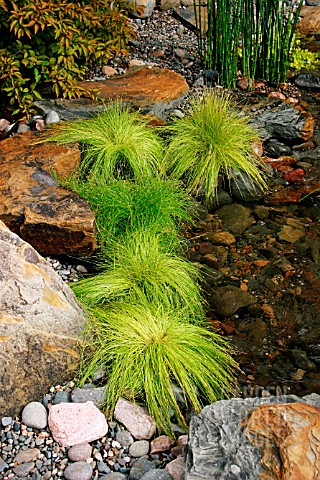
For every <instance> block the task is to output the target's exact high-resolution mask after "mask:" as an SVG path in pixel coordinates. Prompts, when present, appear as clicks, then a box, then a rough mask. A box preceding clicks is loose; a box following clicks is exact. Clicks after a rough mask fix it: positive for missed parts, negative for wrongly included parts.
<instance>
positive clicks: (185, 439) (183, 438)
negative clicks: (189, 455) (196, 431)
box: [177, 435, 189, 447]
mask: <svg viewBox="0 0 320 480" xmlns="http://www.w3.org/2000/svg"><path fill="white" fill-rule="evenodd" d="M188 440H189V437H188V435H180V437H178V439H177V445H181V446H182V447H185V446H186V445H188Z"/></svg>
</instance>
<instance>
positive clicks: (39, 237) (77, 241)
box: [0, 133, 96, 256]
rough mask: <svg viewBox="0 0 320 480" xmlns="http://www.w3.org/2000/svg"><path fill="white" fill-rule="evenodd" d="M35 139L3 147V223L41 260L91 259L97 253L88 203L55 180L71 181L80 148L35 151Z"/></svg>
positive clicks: (9, 142)
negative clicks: (66, 256) (41, 256)
mask: <svg viewBox="0 0 320 480" xmlns="http://www.w3.org/2000/svg"><path fill="white" fill-rule="evenodd" d="M37 140H38V137H37V135H36V134H33V133H30V134H24V135H21V136H15V137H13V138H8V139H6V140H3V141H2V142H1V151H0V183H1V185H2V189H1V194H0V220H2V221H3V222H4V223H5V224H6V225H7V226H8V227H9V228H10V230H12V231H13V232H15V233H17V234H19V235H20V236H21V238H23V239H24V240H26V241H27V242H29V243H30V244H31V245H32V246H33V247H34V248H36V249H37V250H38V251H39V252H40V253H42V254H46V255H47V254H48V255H58V254H73V255H78V256H79V255H82V256H85V255H88V254H91V253H92V252H93V251H94V250H95V249H96V239H95V226H94V225H95V224H94V215H93V213H92V212H91V210H90V207H89V204H88V202H86V201H85V200H82V199H80V198H79V197H78V195H76V194H74V193H72V192H70V191H69V190H66V189H65V188H62V187H60V186H59V184H58V183H57V181H56V180H55V179H54V178H53V177H52V176H51V174H50V171H51V170H54V171H55V172H56V174H57V175H58V176H60V177H62V178H64V177H66V176H68V175H70V174H71V173H72V171H74V169H76V168H77V166H78V165H79V162H80V151H79V149H78V147H77V145H73V146H72V145H71V146H56V145H52V144H50V145H49V144H40V145H35V142H36V141H37Z"/></svg>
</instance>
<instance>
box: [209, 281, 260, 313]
mask: <svg viewBox="0 0 320 480" xmlns="http://www.w3.org/2000/svg"><path fill="white" fill-rule="evenodd" d="M253 303H255V299H254V298H253V296H252V295H250V294H249V293H247V292H244V291H243V290H241V289H240V288H237V287H234V286H232V285H228V286H226V287H218V288H216V290H215V294H214V295H213V298H212V304H213V306H214V308H215V310H216V311H217V313H218V314H219V315H221V316H223V317H231V315H234V314H235V313H236V312H237V311H238V310H239V309H240V308H243V307H247V306H248V305H251V304H253Z"/></svg>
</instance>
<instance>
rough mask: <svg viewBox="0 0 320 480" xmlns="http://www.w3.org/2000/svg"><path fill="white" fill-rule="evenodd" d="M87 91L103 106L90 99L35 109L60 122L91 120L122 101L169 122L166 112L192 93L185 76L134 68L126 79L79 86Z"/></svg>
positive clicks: (47, 102)
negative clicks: (55, 115) (107, 106)
mask: <svg viewBox="0 0 320 480" xmlns="http://www.w3.org/2000/svg"><path fill="white" fill-rule="evenodd" d="M79 85H80V86H81V87H83V88H86V89H88V90H95V91H96V92H98V97H99V98H100V99H101V101H100V102H93V101H92V100H90V99H87V98H80V99H71V100H69V99H57V100H40V101H37V102H35V106H36V107H37V109H38V110H39V112H40V113H42V114H45V115H47V114H48V113H49V112H50V110H54V111H56V112H57V113H58V115H59V117H60V119H61V120H74V119H76V118H90V117H92V115H94V114H95V113H97V112H99V111H101V110H103V109H104V108H105V103H107V102H110V101H112V100H115V99H116V98H121V99H123V101H125V102H128V103H130V104H131V105H132V106H133V107H136V108H139V109H141V112H142V113H149V114H152V115H156V116H157V117H159V118H162V119H166V112H167V111H169V110H170V109H172V108H174V107H175V106H176V105H178V104H179V103H180V101H181V99H182V98H183V97H184V96H185V95H186V94H187V93H188V92H189V86H188V84H187V82H186V81H185V79H184V78H183V76H182V75H180V74H179V73H176V72H173V71H172V70H169V69H167V68H156V67H150V66H143V67H134V68H131V69H129V70H128V72H127V73H125V74H124V75H114V76H113V77H111V78H107V79H106V80H102V81H95V82H85V81H83V82H79Z"/></svg>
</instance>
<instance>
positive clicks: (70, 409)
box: [48, 402, 108, 447]
mask: <svg viewBox="0 0 320 480" xmlns="http://www.w3.org/2000/svg"><path fill="white" fill-rule="evenodd" d="M48 423H49V428H50V430H51V433H52V436H53V438H54V439H55V440H56V442H58V443H59V444H60V445H62V446H65V447H68V446H73V445H78V444H81V443H87V442H93V441H94V440H98V439H99V438H101V437H103V436H104V435H105V434H106V433H107V432H108V424H107V421H106V419H105V416H104V415H103V413H102V412H100V410H99V409H98V408H97V407H95V406H94V404H93V403H92V402H87V403H61V404H59V405H52V407H51V408H50V411H49V417H48Z"/></svg>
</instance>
